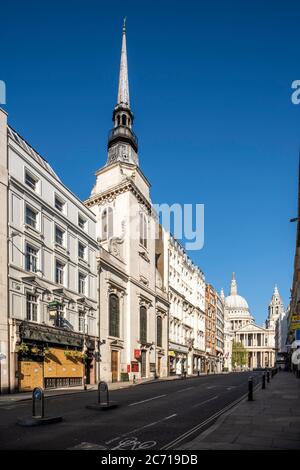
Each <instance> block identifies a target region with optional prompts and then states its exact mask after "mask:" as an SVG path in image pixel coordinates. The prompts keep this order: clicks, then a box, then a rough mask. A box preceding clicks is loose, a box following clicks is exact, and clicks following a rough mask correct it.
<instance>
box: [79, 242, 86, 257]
mask: <svg viewBox="0 0 300 470" xmlns="http://www.w3.org/2000/svg"><path fill="white" fill-rule="evenodd" d="M78 258H80V259H85V246H84V245H83V244H82V243H80V242H78Z"/></svg>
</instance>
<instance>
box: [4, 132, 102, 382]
mask: <svg viewBox="0 0 300 470" xmlns="http://www.w3.org/2000/svg"><path fill="white" fill-rule="evenodd" d="M6 133H7V158H8V183H9V185H8V257H9V263H8V266H9V271H8V295H9V298H8V309H7V310H6V312H7V318H6V322H7V328H8V338H9V340H8V342H7V346H6V350H7V354H8V358H9V379H8V382H9V386H8V388H9V390H10V391H16V390H20V391H26V390H31V389H32V388H34V387H36V386H42V387H45V388H55V387H61V386H72V385H81V384H82V383H83V381H84V380H86V382H87V383H94V382H95V381H96V380H97V376H96V363H95V353H96V350H97V337H98V306H97V258H96V254H97V243H96V241H95V228H96V221H95V218H94V216H93V214H92V213H91V212H90V211H89V210H88V209H87V208H86V207H85V206H84V204H83V203H82V202H81V201H80V200H79V199H78V198H77V197H76V196H74V194H73V193H72V192H71V191H70V190H68V188H66V187H65V186H64V184H63V183H62V182H61V180H60V179H59V178H58V176H57V175H56V174H55V172H54V171H53V170H52V168H51V167H50V165H49V164H48V163H47V162H46V161H45V160H44V158H43V157H41V156H40V155H39V154H38V153H37V152H36V150H34V149H33V147H32V146H31V145H29V144H28V143H27V142H26V141H25V140H24V139H23V138H22V137H21V136H20V135H19V134H18V133H17V132H16V131H14V130H13V129H12V128H11V127H9V126H7V128H6Z"/></svg>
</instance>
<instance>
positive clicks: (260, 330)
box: [236, 323, 266, 333]
mask: <svg viewBox="0 0 300 470" xmlns="http://www.w3.org/2000/svg"><path fill="white" fill-rule="evenodd" d="M265 331H266V329H265V328H263V327H262V326H258V325H256V324H255V323H248V325H244V326H242V327H241V328H239V329H238V330H236V333H243V332H245V333H246V332H250V333H254V332H255V333H263V332H265Z"/></svg>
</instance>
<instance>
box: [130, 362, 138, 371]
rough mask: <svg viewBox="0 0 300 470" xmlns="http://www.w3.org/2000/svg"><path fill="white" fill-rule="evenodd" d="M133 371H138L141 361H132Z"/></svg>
mask: <svg viewBox="0 0 300 470" xmlns="http://www.w3.org/2000/svg"><path fill="white" fill-rule="evenodd" d="M131 371H132V372H138V371H139V363H138V362H132V363H131Z"/></svg>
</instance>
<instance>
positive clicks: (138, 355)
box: [134, 349, 141, 359]
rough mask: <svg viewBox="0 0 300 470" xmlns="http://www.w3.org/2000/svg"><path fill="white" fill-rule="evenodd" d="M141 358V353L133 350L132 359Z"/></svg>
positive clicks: (138, 350)
mask: <svg viewBox="0 0 300 470" xmlns="http://www.w3.org/2000/svg"><path fill="white" fill-rule="evenodd" d="M140 357H141V351H140V349H135V350H134V358H135V359H139V358H140Z"/></svg>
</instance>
